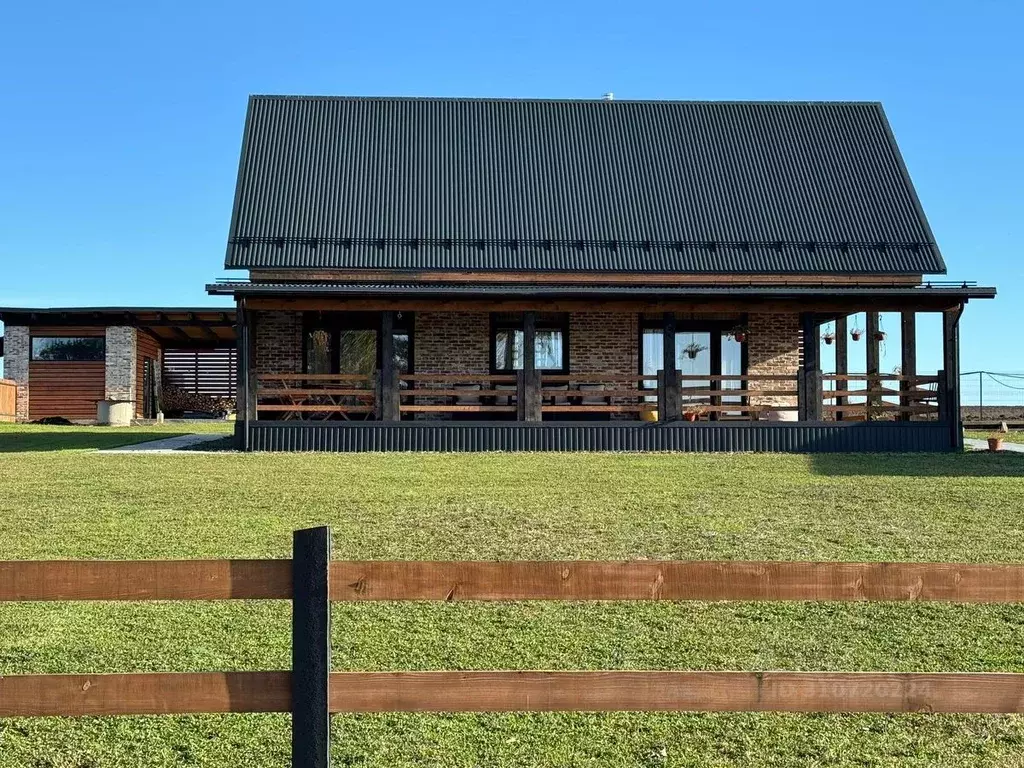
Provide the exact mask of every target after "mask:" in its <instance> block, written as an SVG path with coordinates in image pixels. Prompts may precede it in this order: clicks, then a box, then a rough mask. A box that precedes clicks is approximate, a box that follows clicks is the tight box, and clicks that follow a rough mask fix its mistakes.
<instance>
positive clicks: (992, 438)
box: [988, 432, 1003, 453]
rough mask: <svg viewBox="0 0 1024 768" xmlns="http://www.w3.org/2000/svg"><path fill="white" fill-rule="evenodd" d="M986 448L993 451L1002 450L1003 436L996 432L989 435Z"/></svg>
mask: <svg viewBox="0 0 1024 768" xmlns="http://www.w3.org/2000/svg"><path fill="white" fill-rule="evenodd" d="M988 449H989V450H990V451H992V452H993V453H995V452H996V451H1001V450H1003V436H1002V435H1000V434H999V433H998V432H997V433H995V434H993V435H989V438H988Z"/></svg>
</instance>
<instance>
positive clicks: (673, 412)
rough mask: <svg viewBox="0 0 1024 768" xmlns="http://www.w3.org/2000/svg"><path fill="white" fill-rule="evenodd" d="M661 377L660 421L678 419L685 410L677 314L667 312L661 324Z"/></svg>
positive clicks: (659, 382)
mask: <svg viewBox="0 0 1024 768" xmlns="http://www.w3.org/2000/svg"><path fill="white" fill-rule="evenodd" d="M661 330H662V333H661V340H662V347H661V378H660V379H659V381H658V384H659V389H660V390H661V393H662V395H661V397H660V398H659V400H660V401H661V402H660V403H659V404H658V408H659V411H660V412H659V413H658V421H678V420H679V417H680V416H681V415H682V410H683V404H682V400H683V395H682V392H680V391H679V387H680V381H679V369H677V368H676V316H675V314H674V313H672V312H666V313H665V314H664V316H663V317H662V326H661Z"/></svg>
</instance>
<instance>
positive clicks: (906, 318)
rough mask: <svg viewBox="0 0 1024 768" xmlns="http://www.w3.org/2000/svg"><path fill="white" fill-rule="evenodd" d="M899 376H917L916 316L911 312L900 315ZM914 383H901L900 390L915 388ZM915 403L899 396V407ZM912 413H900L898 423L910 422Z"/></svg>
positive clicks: (906, 397)
mask: <svg viewBox="0 0 1024 768" xmlns="http://www.w3.org/2000/svg"><path fill="white" fill-rule="evenodd" d="M900 348H901V349H900V352H901V355H900V375H901V376H917V314H916V313H915V312H914V311H913V310H908V311H905V312H901V313H900ZM916 386H917V385H916V383H915V382H914V381H901V382H900V383H899V388H900V389H902V390H907V389H911V388H912V387H916ZM916 404H917V403H916V401H915V400H914V399H913V398H911V397H909V396H908V395H900V407H902V408H908V407H910V406H911V405H916ZM912 416H913V413H911V412H910V411H901V412H900V415H899V420H900V421H910V419H911V417H912Z"/></svg>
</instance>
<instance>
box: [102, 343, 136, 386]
mask: <svg viewBox="0 0 1024 768" xmlns="http://www.w3.org/2000/svg"><path fill="white" fill-rule="evenodd" d="M137 336H138V332H137V331H136V330H135V328H132V327H131V326H127V325H112V326H109V327H108V328H107V333H106V341H107V364H106V372H105V379H104V381H105V397H106V399H107V400H135V395H136V392H135V383H136V378H137V376H138V352H137V344H138V339H137Z"/></svg>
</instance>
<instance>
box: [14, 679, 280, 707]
mask: <svg viewBox="0 0 1024 768" xmlns="http://www.w3.org/2000/svg"><path fill="white" fill-rule="evenodd" d="M291 708H292V696H291V673H290V672H196V673H190V672H177V673H175V672H148V673H142V674H105V675H8V676H4V677H0V717H44V716H50V715H62V716H70V717H81V716H84V715H171V714H175V715H177V714H192V713H216V712H289V711H291Z"/></svg>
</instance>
